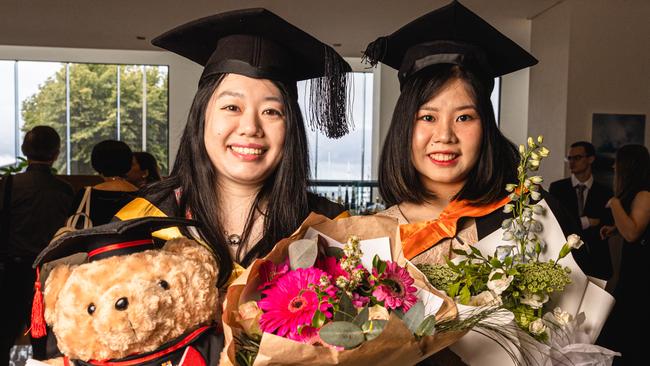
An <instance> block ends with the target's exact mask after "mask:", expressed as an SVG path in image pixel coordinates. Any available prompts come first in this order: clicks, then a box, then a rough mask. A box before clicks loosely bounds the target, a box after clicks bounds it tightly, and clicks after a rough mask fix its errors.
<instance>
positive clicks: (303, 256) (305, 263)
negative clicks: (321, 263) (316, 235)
mask: <svg viewBox="0 0 650 366" xmlns="http://www.w3.org/2000/svg"><path fill="white" fill-rule="evenodd" d="M317 256H318V245H317V244H316V241H315V240H311V239H300V240H296V241H294V242H293V243H291V245H289V264H290V266H291V269H293V270H296V269H298V268H309V267H312V266H313V265H314V263H316V257H317Z"/></svg>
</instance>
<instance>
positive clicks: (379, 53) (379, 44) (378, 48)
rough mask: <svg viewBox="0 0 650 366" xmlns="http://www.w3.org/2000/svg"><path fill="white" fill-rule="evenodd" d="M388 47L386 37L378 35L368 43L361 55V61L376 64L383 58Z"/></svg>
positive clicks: (371, 64)
mask: <svg viewBox="0 0 650 366" xmlns="http://www.w3.org/2000/svg"><path fill="white" fill-rule="evenodd" d="M387 47H388V39H387V38H386V37H379V38H377V39H376V40H375V41H374V42H372V43H370V44H369V45H368V47H366V50H365V51H364V52H363V56H361V62H364V63H367V64H370V66H376V65H377V64H378V63H379V62H380V61H382V60H383V59H384V56H385V55H386V49H387Z"/></svg>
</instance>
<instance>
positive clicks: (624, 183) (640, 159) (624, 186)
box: [614, 144, 650, 213]
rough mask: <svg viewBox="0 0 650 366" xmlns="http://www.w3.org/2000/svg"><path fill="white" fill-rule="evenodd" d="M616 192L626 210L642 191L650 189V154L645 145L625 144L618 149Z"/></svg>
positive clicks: (615, 179)
mask: <svg viewBox="0 0 650 366" xmlns="http://www.w3.org/2000/svg"><path fill="white" fill-rule="evenodd" d="M614 164H615V167H616V173H615V176H614V191H615V192H614V193H615V194H616V197H618V198H619V199H620V200H621V204H622V205H623V208H624V209H625V211H626V212H628V213H629V212H630V209H631V206H632V201H633V200H634V197H635V196H636V194H637V193H639V192H640V191H650V156H649V155H648V149H647V148H646V147H645V146H643V145H636V144H631V145H625V146H623V147H621V148H620V149H618V150H617V151H616V161H615V163H614Z"/></svg>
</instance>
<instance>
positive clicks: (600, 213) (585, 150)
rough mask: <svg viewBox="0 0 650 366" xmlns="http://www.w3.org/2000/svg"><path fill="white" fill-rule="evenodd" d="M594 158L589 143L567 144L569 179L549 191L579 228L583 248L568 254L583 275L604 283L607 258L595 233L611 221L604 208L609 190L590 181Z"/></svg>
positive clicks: (604, 244) (607, 275)
mask: <svg viewBox="0 0 650 366" xmlns="http://www.w3.org/2000/svg"><path fill="white" fill-rule="evenodd" d="M595 155H596V151H595V149H594V145H592V144H591V143H589V142H586V141H578V142H575V143H573V144H571V148H570V149H569V154H568V155H567V157H566V161H567V162H568V163H569V169H570V170H571V177H569V178H566V179H562V180H558V181H556V182H553V183H551V187H550V189H549V192H550V193H551V194H552V195H553V196H555V198H557V199H558V200H559V201H560V203H562V205H563V206H564V208H565V209H566V210H567V212H568V213H569V214H570V215H571V216H572V217H574V218H575V219H576V221H577V223H578V226H579V227H581V228H582V232H581V233H579V234H580V236H581V237H582V240H583V241H584V242H585V245H583V246H582V247H581V248H580V249H579V250H574V251H573V252H572V253H573V256H574V258H575V260H576V262H577V263H578V265H579V266H580V268H582V270H583V271H584V272H585V273H586V274H588V275H590V276H593V277H597V278H601V279H605V280H607V279H609V278H610V277H611V276H612V263H611V256H610V254H609V246H608V244H607V241H605V240H601V239H600V235H599V231H600V228H601V227H602V226H603V224H607V223H611V221H612V218H611V214H610V213H609V210H608V209H607V208H606V207H605V205H606V204H607V201H608V200H609V199H610V198H611V197H612V191H611V189H609V188H607V187H605V186H603V185H601V184H599V183H598V182H595V181H594V177H593V175H592V174H591V165H592V164H593V162H594V160H595V158H596V156H595Z"/></svg>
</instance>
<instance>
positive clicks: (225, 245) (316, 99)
mask: <svg viewBox="0 0 650 366" xmlns="http://www.w3.org/2000/svg"><path fill="white" fill-rule="evenodd" d="M153 44H154V45H157V46H159V47H162V48H165V49H167V50H170V51H172V52H175V53H177V54H179V55H181V56H184V57H187V58H189V59H190V60H193V61H195V62H197V63H199V64H201V65H203V66H204V71H203V74H202V75H201V78H200V81H199V89H198V91H197V93H196V95H195V97H194V102H193V103H192V107H191V109H190V112H189V117H188V121H187V125H186V127H185V131H184V132H183V136H182V138H181V141H180V148H179V151H178V154H177V156H176V161H175V163H174V168H173V170H172V172H171V174H170V176H169V178H167V179H165V180H163V181H161V182H159V183H156V184H154V185H152V186H149V187H147V188H146V190H145V191H144V193H145V195H144V196H145V198H146V200H145V199H138V200H135V201H133V202H131V204H129V205H127V206H126V207H125V208H124V209H123V210H122V212H120V213H119V214H118V215H117V216H118V218H120V219H128V218H133V217H138V216H143V215H162V214H165V215H169V216H185V217H191V218H193V219H196V220H198V221H200V222H202V223H203V227H202V228H201V229H200V233H199V234H200V237H201V238H202V239H203V240H204V241H205V242H206V243H207V244H208V245H209V246H210V247H211V248H212V250H213V252H214V255H215V256H216V258H217V261H218V263H219V264H220V273H219V285H220V286H222V285H224V284H225V283H226V282H227V280H228V278H229V277H230V275H231V271H232V269H233V261H234V262H237V263H239V264H241V265H243V266H247V265H249V264H250V263H251V262H252V260H253V259H254V258H257V257H259V256H263V255H265V254H266V253H268V252H269V251H270V250H271V248H272V247H273V245H274V244H275V243H276V242H277V241H279V240H280V239H282V238H284V237H286V236H288V235H290V234H291V233H292V232H293V231H294V230H295V229H296V228H298V226H299V225H300V223H301V222H302V221H303V220H304V219H305V218H306V217H307V215H308V214H309V213H310V212H312V211H315V212H317V213H321V214H324V215H326V216H329V217H331V218H334V217H335V216H337V215H338V214H340V213H342V212H343V208H342V207H341V206H340V205H337V204H334V203H332V202H330V201H328V200H326V199H323V198H320V197H317V196H316V195H313V194H311V193H308V186H307V185H308V178H309V160H308V154H307V137H306V133H305V123H304V121H303V117H302V114H301V111H300V107H299V105H298V96H297V87H296V82H297V81H299V80H305V79H314V80H312V82H311V84H310V88H309V90H310V93H311V97H310V101H311V103H312V105H311V106H312V109H311V110H310V111H308V112H307V113H306V115H307V116H309V117H310V125H311V126H313V127H316V128H318V129H320V130H321V131H323V132H324V133H325V134H326V135H328V136H329V137H340V136H342V135H344V134H345V133H347V131H348V127H347V124H346V118H345V117H346V94H345V93H346V87H345V82H346V72H349V71H350V66H349V65H348V64H347V63H346V62H345V61H344V60H343V59H342V58H341V57H340V56H339V55H338V54H337V53H336V52H335V51H334V50H333V49H332V48H331V47H329V46H327V45H325V44H324V43H321V42H320V41H318V40H316V39H315V38H313V37H311V36H310V35H309V34H307V33H305V32H304V31H302V30H300V29H298V28H296V27H294V26H293V25H291V24H289V23H287V22H286V21H285V20H283V19H281V18H280V17H278V16H277V15H275V14H273V13H271V12H269V11H268V10H265V9H247V10H238V11H232V12H227V13H222V14H217V15H214V16H211V17H207V18H203V19H199V20H195V21H193V22H190V23H187V24H184V25H181V26H179V27H177V28H175V29H173V30H171V31H169V32H167V33H165V34H163V35H161V36H159V37H158V38H156V39H154V40H153Z"/></svg>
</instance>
